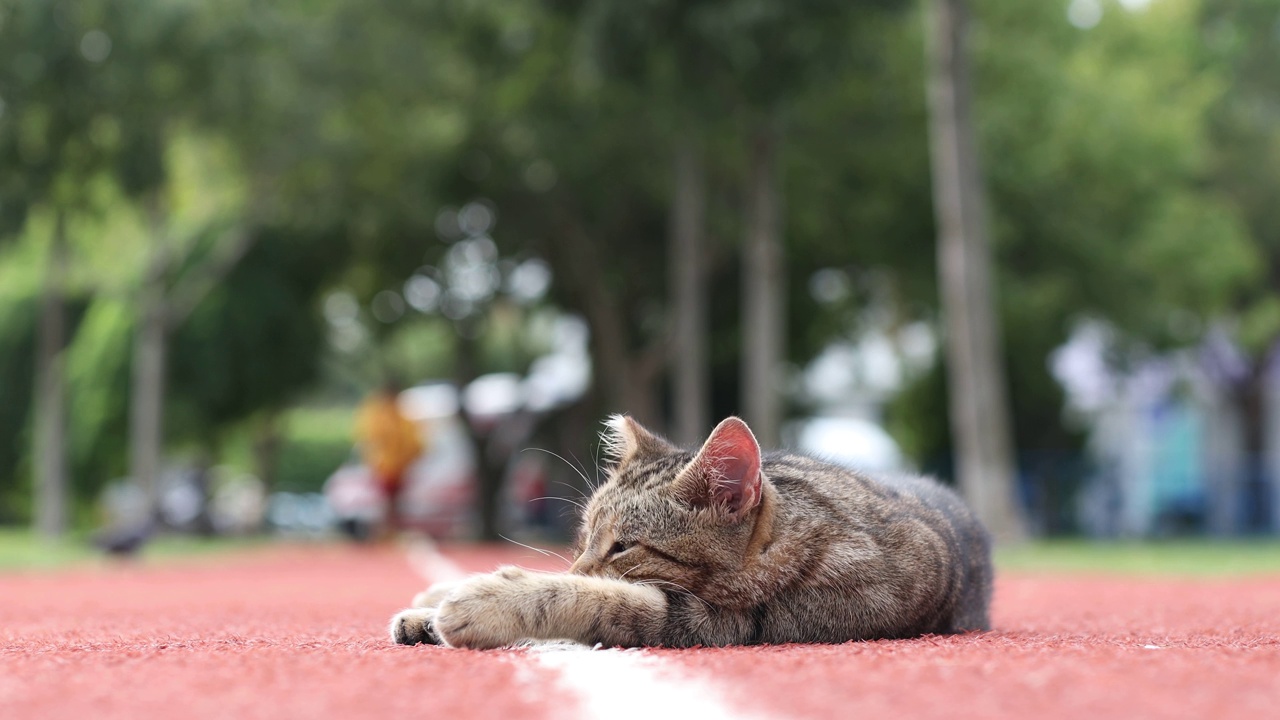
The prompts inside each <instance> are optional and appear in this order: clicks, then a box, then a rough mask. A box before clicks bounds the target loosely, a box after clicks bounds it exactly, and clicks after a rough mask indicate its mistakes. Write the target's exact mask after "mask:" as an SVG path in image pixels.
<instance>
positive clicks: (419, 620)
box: [391, 608, 440, 645]
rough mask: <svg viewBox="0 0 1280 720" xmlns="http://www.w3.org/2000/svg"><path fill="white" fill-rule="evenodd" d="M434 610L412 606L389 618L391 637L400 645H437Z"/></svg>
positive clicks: (438, 638) (437, 637)
mask: <svg viewBox="0 0 1280 720" xmlns="http://www.w3.org/2000/svg"><path fill="white" fill-rule="evenodd" d="M435 615H436V613H435V611H434V610H424V609H420V608H414V609H411V610H404V611H402V612H399V613H397V614H396V616H395V617H393V618H391V639H392V640H394V641H395V642H396V643H398V644H400V645H439V644H440V637H439V635H437V634H436V631H435V628H434V622H435Z"/></svg>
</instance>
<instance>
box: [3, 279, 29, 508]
mask: <svg viewBox="0 0 1280 720" xmlns="http://www.w3.org/2000/svg"><path fill="white" fill-rule="evenodd" d="M36 313H37V301H36V298H34V297H32V296H30V295H26V296H19V297H6V298H4V299H3V301H2V302H0V377H2V378H6V381H5V382H0V519H5V520H12V519H14V518H16V517H19V516H21V515H25V512H24V510H23V509H24V508H25V507H26V504H27V498H28V497H29V494H28V493H29V488H28V487H27V483H23V482H20V480H19V478H20V477H21V474H20V464H21V463H22V461H23V459H24V457H25V454H24V453H23V452H22V449H23V445H24V444H23V443H21V442H20V440H21V439H22V438H24V437H25V436H26V434H27V432H28V423H29V415H30V413H29V412H28V408H30V407H31V390H32V388H31V386H32V383H31V382H15V381H12V380H8V379H10V378H30V377H33V376H34V372H35V368H34V367H33V366H34V364H35V363H34V361H35V356H36V350H35V325H36Z"/></svg>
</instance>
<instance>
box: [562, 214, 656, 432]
mask: <svg viewBox="0 0 1280 720" xmlns="http://www.w3.org/2000/svg"><path fill="white" fill-rule="evenodd" d="M562 227H563V233H562V235H561V237H560V242H556V243H552V244H551V245H550V246H548V248H547V252H548V255H549V257H550V258H551V259H552V262H553V264H554V265H555V267H556V268H557V275H556V277H558V278H563V279H564V282H565V283H566V285H568V287H569V288H570V292H571V293H572V294H573V295H575V296H577V304H578V305H579V306H580V307H581V308H582V310H583V313H584V314H585V315H586V319H587V324H588V325H589V326H590V327H591V340H590V343H591V377H592V379H591V382H592V385H593V386H594V387H596V388H597V389H598V391H599V393H600V397H601V398H602V399H603V400H604V409H605V410H606V411H607V412H621V413H626V414H628V415H630V416H632V417H634V418H635V419H636V420H637V421H639V422H641V423H643V424H644V425H646V426H647V427H649V428H650V429H652V430H654V431H655V432H662V431H663V428H662V424H661V423H662V417H661V413H660V411H659V403H658V401H657V399H658V393H657V392H656V391H655V390H656V385H657V380H658V377H659V374H660V371H661V370H662V367H663V363H662V361H663V360H665V359H666V355H665V354H663V353H660V352H657V350H660V349H661V347H660V346H653V347H646V348H645V349H644V350H642V351H640V352H635V351H634V350H633V349H632V344H633V343H632V334H631V330H630V328H629V325H628V318H627V315H626V313H625V312H624V311H623V307H622V303H621V302H620V301H619V297H618V296H619V293H618V292H616V290H615V289H614V288H611V287H610V286H609V283H608V280H607V278H606V277H605V275H604V273H603V272H602V271H601V268H603V267H604V263H603V261H602V260H600V257H599V248H598V247H597V246H596V243H595V242H594V241H593V240H592V238H591V237H590V236H589V235H588V234H587V233H586V232H585V231H584V230H583V229H582V228H581V227H580V226H578V225H577V223H576V222H575V221H573V220H569V221H566V222H564V223H562Z"/></svg>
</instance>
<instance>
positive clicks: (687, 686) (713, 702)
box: [408, 538, 768, 720]
mask: <svg viewBox="0 0 1280 720" xmlns="http://www.w3.org/2000/svg"><path fill="white" fill-rule="evenodd" d="M408 559H409V565H410V566H411V567H412V568H413V569H414V571H415V572H417V573H418V574H419V575H420V576H422V579H424V580H426V581H427V582H428V583H431V582H442V581H453V580H459V579H462V578H465V577H467V576H468V575H470V574H471V573H468V572H466V571H464V570H463V569H462V567H461V566H459V565H458V564H457V563H455V562H453V561H452V560H450V559H449V558H447V557H445V556H444V555H443V554H441V552H440V550H439V549H438V548H437V547H436V545H435V543H433V542H431V541H430V540H429V539H425V538H423V539H419V540H415V541H414V542H413V543H412V544H411V545H410V546H409V551H408ZM525 652H526V653H527V655H526V657H528V658H530V659H531V660H533V661H534V662H536V663H537V664H538V665H541V666H542V667H544V668H547V669H549V670H553V671H554V672H555V673H556V676H557V678H558V681H559V682H558V684H559V685H560V686H561V687H563V688H564V689H565V690H567V691H569V692H570V693H571V694H572V695H574V696H576V697H577V698H578V702H579V717H580V718H581V720H597V719H601V720H603V719H605V718H607V719H608V720H632V719H633V718H634V720H652V718H654V717H674V718H682V717H696V718H698V720H764V719H765V718H767V717H768V716H767V715H762V714H760V713H748V712H746V711H739V710H731V709H730V708H729V706H728V705H727V704H726V703H725V701H724V698H725V696H726V693H724V692H723V691H722V690H721V689H720V687H718V684H716V683H713V682H702V681H699V680H697V679H694V678H691V677H689V676H688V674H687V673H685V674H684V675H681V673H680V670H679V668H678V667H677V666H675V665H674V664H672V663H668V662H665V661H663V660H662V659H660V658H658V657H655V656H654V655H652V654H650V653H648V652H646V651H644V650H617V649H603V650H597V649H593V648H588V647H586V646H583V645H578V644H575V643H564V642H556V643H546V644H534V645H531V646H529V647H527V648H525ZM508 657H510V656H508ZM516 657H519V656H516ZM525 682H528V683H530V684H532V685H535V687H531V688H529V689H530V690H533V691H535V692H537V693H538V696H539V697H542V694H541V693H542V692H543V691H544V688H543V687H542V682H541V680H540V679H538V678H537V676H535V675H534V674H529V675H528V676H527V677H525Z"/></svg>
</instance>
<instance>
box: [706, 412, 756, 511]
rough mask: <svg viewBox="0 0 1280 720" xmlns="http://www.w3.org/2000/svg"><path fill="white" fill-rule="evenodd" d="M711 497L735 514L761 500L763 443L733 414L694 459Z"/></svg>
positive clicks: (748, 508) (718, 427) (715, 431)
mask: <svg viewBox="0 0 1280 720" xmlns="http://www.w3.org/2000/svg"><path fill="white" fill-rule="evenodd" d="M693 466H694V468H695V472H696V473H697V474H698V475H699V476H701V478H702V479H703V481H704V482H705V483H706V485H705V486H704V487H705V488H706V490H708V491H709V492H710V495H711V497H710V498H708V499H709V500H711V501H712V502H714V503H715V504H716V505H720V506H723V507H726V508H728V509H729V510H730V511H731V512H733V513H742V512H746V511H747V510H750V509H751V508H753V507H755V506H756V505H757V504H759V502H760V445H759V443H757V442H756V437H755V435H753V434H752V433H751V429H750V428H748V427H747V424H746V423H744V422H743V421H742V420H740V419H738V418H736V417H731V418H729V419H727V420H725V421H724V422H722V423H720V424H719V425H718V426H716V429H715V430H713V431H712V432H711V437H709V438H707V442H706V443H705V444H704V445H703V446H702V449H701V450H700V451H698V456H697V457H696V458H694V461H693Z"/></svg>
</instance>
